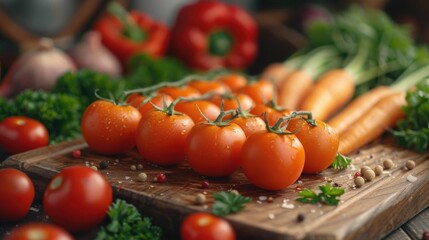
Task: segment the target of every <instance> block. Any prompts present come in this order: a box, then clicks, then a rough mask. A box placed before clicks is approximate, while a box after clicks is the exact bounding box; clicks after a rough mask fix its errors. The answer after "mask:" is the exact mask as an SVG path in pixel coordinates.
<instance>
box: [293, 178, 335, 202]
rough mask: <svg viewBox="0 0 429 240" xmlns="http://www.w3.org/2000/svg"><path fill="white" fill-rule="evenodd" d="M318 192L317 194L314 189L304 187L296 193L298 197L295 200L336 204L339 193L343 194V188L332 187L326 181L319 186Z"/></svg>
mask: <svg viewBox="0 0 429 240" xmlns="http://www.w3.org/2000/svg"><path fill="white" fill-rule="evenodd" d="M319 189H320V191H321V192H320V193H319V194H317V193H315V192H314V191H312V190H310V189H308V188H304V189H303V190H302V191H299V193H298V195H299V196H300V198H297V199H296V200H297V201H299V202H302V203H311V204H315V203H319V202H322V203H325V204H327V205H335V206H336V205H338V202H339V199H338V197H340V196H341V195H343V194H344V189H342V188H338V187H332V186H331V184H329V183H327V184H325V185H324V186H319Z"/></svg>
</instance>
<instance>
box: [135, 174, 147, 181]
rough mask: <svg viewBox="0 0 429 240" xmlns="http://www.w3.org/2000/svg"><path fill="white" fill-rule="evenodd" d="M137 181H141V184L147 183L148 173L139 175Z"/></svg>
mask: <svg viewBox="0 0 429 240" xmlns="http://www.w3.org/2000/svg"><path fill="white" fill-rule="evenodd" d="M137 179H138V180H139V181H140V182H144V181H146V180H147V175H146V173H143V172H142V173H139V175H138V176H137Z"/></svg>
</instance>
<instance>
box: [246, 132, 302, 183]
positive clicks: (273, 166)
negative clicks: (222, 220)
mask: <svg viewBox="0 0 429 240" xmlns="http://www.w3.org/2000/svg"><path fill="white" fill-rule="evenodd" d="M241 156H242V169H243V173H244V174H245V175H246V177H247V179H248V180H249V182H250V183H252V184H253V185H255V186H257V187H259V188H262V189H265V190H272V191H277V190H281V189H284V188H287V187H288V186H289V185H291V184H293V183H294V182H295V181H296V180H298V178H299V177H300V175H301V173H302V170H303V168H304V162H305V152H304V148H303V146H302V144H301V142H300V141H299V140H298V138H297V137H296V136H295V135H293V134H292V135H284V134H277V133H272V132H268V131H261V132H256V133H254V134H252V135H251V136H250V137H248V138H247V140H246V142H245V143H244V145H243V149H242V155H241Z"/></svg>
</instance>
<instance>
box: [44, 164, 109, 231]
mask: <svg viewBox="0 0 429 240" xmlns="http://www.w3.org/2000/svg"><path fill="white" fill-rule="evenodd" d="M111 203H112V187H111V186H110V184H109V183H108V182H107V180H106V178H105V177H104V176H103V175H102V174H101V173H99V172H97V171H96V170H93V169H91V168H89V167H85V166H72V167H66V168H64V169H63V170H62V171H61V172H60V173H58V174H57V175H56V176H55V177H54V178H53V179H52V181H51V182H50V183H49V185H48V187H47V188H46V190H45V194H44V196H43V209H44V210H45V212H46V214H47V215H48V216H49V218H50V219H51V220H52V221H53V222H54V223H56V224H58V225H60V226H62V227H64V228H65V229H67V230H69V231H71V232H80V231H85V230H88V229H92V228H94V227H96V226H97V225H98V224H99V223H100V222H101V221H102V220H103V219H104V218H105V216H106V214H107V210H108V208H109V206H110V204H111Z"/></svg>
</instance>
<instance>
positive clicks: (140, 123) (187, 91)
mask: <svg viewBox="0 0 429 240" xmlns="http://www.w3.org/2000/svg"><path fill="white" fill-rule="evenodd" d="M151 90H155V91H153V92H152V96H145V95H140V94H132V95H130V96H129V97H128V99H127V103H128V104H125V105H118V104H114V103H112V102H109V101H106V100H98V101H95V102H93V103H92V104H90V105H89V106H88V107H87V109H86V110H85V112H84V115H83V118H82V124H81V130H82V134H83V137H84V139H85V140H86V142H87V143H88V145H89V147H90V148H91V149H93V150H94V151H96V152H98V153H101V154H120V153H126V152H128V151H130V150H131V149H133V148H134V147H135V146H137V149H138V151H139V152H140V154H141V155H142V156H143V158H144V159H145V160H147V161H150V162H152V163H155V164H158V165H173V164H176V163H178V162H180V161H183V160H186V161H188V163H189V165H190V166H191V167H192V168H193V170H195V171H196V172H197V173H199V174H202V175H205V176H210V177H224V176H228V175H230V174H232V173H234V172H235V171H237V170H238V169H239V168H240V167H241V168H242V170H243V172H244V174H245V175H246V177H247V178H248V180H249V182H251V183H252V184H254V185H256V186H258V187H260V188H263V189H267V190H280V189H283V188H286V187H288V186H289V185H290V184H292V183H294V182H295V181H296V180H297V179H298V178H299V176H300V175H301V173H302V172H304V173H317V172H320V171H322V170H324V169H326V168H327V167H328V166H329V165H330V164H331V163H332V162H333V161H334V159H335V156H336V153H337V150H338V142H339V137H338V134H336V132H335V131H334V130H333V129H332V128H331V127H329V126H328V125H327V124H325V123H324V122H322V121H317V120H316V121H313V123H312V124H310V121H312V119H311V114H307V115H305V117H303V116H302V115H303V114H302V113H300V112H295V113H293V111H291V110H287V109H281V108H279V107H277V106H276V104H275V95H276V93H275V87H274V84H273V83H272V82H271V81H269V80H266V79H258V80H257V81H253V82H250V81H248V79H247V78H245V77H244V76H242V75H239V74H235V73H230V74H224V75H219V76H217V77H215V78H214V79H213V80H210V81H208V80H199V79H192V80H189V81H186V82H183V83H182V84H180V86H179V84H177V86H168V85H167V86H160V87H159V88H156V89H154V88H151ZM139 91H141V92H144V91H145V89H142V90H139ZM135 92H137V91H135ZM207 96H209V97H207ZM221 102H223V109H221ZM239 105H240V107H239ZM296 113H298V114H296ZM232 116H233V117H232ZM292 116H296V117H294V118H292ZM263 119H265V121H264V120H263Z"/></svg>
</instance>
